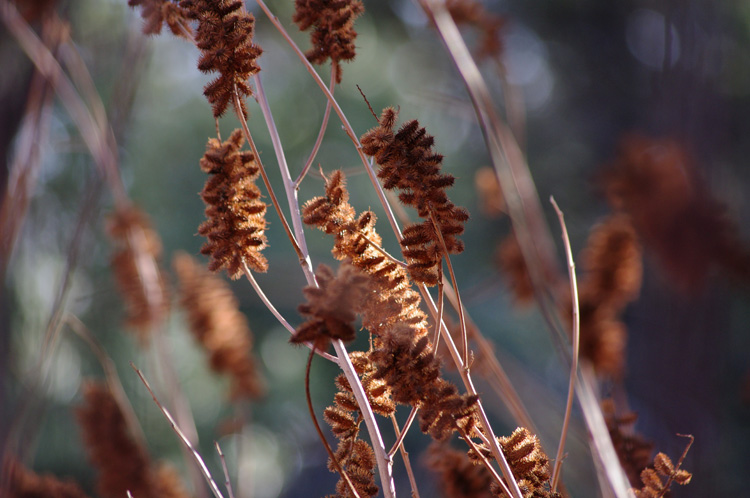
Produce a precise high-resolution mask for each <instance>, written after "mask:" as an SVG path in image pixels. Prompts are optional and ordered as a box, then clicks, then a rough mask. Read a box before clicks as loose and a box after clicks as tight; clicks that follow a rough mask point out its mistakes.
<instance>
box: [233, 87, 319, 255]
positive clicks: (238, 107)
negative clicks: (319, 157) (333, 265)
mask: <svg viewBox="0 0 750 498" xmlns="http://www.w3.org/2000/svg"><path fill="white" fill-rule="evenodd" d="M233 94H234V110H235V113H236V114H237V119H239V120H240V125H241V126H242V131H243V133H244V135H245V140H247V143H248V144H249V145H250V149H251V150H252V151H253V155H254V156H255V161H256V162H257V163H258V169H259V170H260V176H261V177H262V178H263V183H264V184H265V186H266V190H268V196H269V197H270V198H271V203H272V204H273V207H274V209H275V210H276V213H277V214H278V215H279V218H280V219H281V224H282V226H283V227H284V231H285V232H286V235H287V237H289V241H290V242H291V243H292V247H293V248H294V252H295V253H297V257H298V258H299V259H300V261H304V260H305V257H304V256H303V254H302V250H301V249H300V247H299V243H297V239H295V238H294V234H293V233H292V230H291V229H290V228H289V223H287V221H286V217H285V216H284V212H283V211H282V210H281V206H280V205H279V200H278V199H277V198H276V193H275V192H274V191H273V187H272V186H271V181H270V180H269V179H268V175H267V174H266V168H265V167H264V166H263V161H261V159H260V153H259V152H258V148H257V147H256V146H255V141H254V140H253V137H252V135H250V129H249V128H248V126H247V120H246V119H245V116H244V115H243V114H242V110H241V109H242V106H241V105H240V96H239V93H238V92H237V85H235V86H234V91H233Z"/></svg>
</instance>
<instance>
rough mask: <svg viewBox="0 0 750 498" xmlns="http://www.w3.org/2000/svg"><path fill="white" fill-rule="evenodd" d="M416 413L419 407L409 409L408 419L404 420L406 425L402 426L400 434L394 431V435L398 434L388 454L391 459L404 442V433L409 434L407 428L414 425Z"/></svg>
mask: <svg viewBox="0 0 750 498" xmlns="http://www.w3.org/2000/svg"><path fill="white" fill-rule="evenodd" d="M418 411H419V407H417V406H413V407H412V408H411V412H409V418H407V419H406V423H405V424H404V428H403V430H402V431H401V432H400V433H399V431H398V429H397V430H396V433H397V434H398V439H396V442H395V443H393V446H392V447H391V450H390V451H389V452H388V456H389V457H391V458H393V455H395V454H396V451H398V449H399V448H400V447H401V443H403V442H404V438H405V437H406V433H407V432H409V428H410V427H411V424H412V423H414V419H415V418H416V417H417V412H418Z"/></svg>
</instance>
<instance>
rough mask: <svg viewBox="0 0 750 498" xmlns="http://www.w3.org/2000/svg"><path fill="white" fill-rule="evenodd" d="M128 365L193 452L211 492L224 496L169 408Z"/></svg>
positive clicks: (218, 496)
mask: <svg viewBox="0 0 750 498" xmlns="http://www.w3.org/2000/svg"><path fill="white" fill-rule="evenodd" d="M130 367H131V368H132V369H133V370H135V373H137V374H138V377H140V379H141V382H143V385H144V386H146V389H148V392H149V394H151V397H152V398H153V400H154V403H156V406H158V407H159V409H160V410H161V412H162V413H163V414H164V417H165V418H166V419H167V420H168V421H169V424H170V425H171V426H172V429H173V430H174V431H175V433H176V434H177V437H179V438H180V440H181V441H182V442H183V444H184V445H185V446H187V447H188V449H189V450H190V452H191V453H192V454H193V458H195V461H196V462H197V463H198V466H199V467H200V469H201V472H203V477H205V478H206V482H207V483H208V485H209V487H210V488H211V491H212V492H213V494H214V496H215V497H216V498H224V496H223V495H222V494H221V491H220V490H219V487H218V486H217V485H216V482H215V481H214V478H213V477H211V472H209V470H208V467H206V463H205V462H204V461H203V458H201V456H200V454H199V453H198V451H197V450H196V449H195V448H194V447H193V445H192V443H190V440H189V439H188V438H187V437H186V436H185V433H183V432H182V430H181V429H180V427H179V426H178V425H177V422H175V420H174V418H173V417H172V415H171V414H170V413H169V410H167V409H166V408H164V405H162V404H161V403H160V402H159V400H158V399H157V397H156V395H155V394H154V391H152V390H151V386H150V385H149V383H148V381H147V380H146V377H144V376H143V372H141V371H140V370H138V368H137V367H136V366H135V364H133V362H132V361H131V362H130Z"/></svg>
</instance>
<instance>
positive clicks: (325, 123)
mask: <svg viewBox="0 0 750 498" xmlns="http://www.w3.org/2000/svg"><path fill="white" fill-rule="evenodd" d="M335 87H336V62H333V63H331V82H330V83H329V87H328V90H329V91H330V92H331V95H333V89H334V88H335ZM330 117H331V101H330V100H326V111H325V114H323V122H322V123H321V124H320V131H319V132H318V138H316V139H315V144H314V145H313V149H312V152H310V157H308V158H307V161H306V162H305V166H304V167H303V168H302V171H301V172H300V174H299V176H298V177H297V179H296V180H295V181H294V188H295V189H298V188H299V184H300V183H302V180H303V179H304V178H305V175H307V172H308V171H309V170H310V166H312V163H313V161H314V160H315V156H317V155H318V150H319V149H320V144H322V143H323V137H324V136H325V134H326V129H327V128H328V119H329V118H330Z"/></svg>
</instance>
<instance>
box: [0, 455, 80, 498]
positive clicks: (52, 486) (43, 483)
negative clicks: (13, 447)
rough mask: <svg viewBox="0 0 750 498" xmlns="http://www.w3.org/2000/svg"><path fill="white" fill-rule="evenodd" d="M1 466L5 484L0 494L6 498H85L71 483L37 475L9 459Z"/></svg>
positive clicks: (0, 486)
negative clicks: (5, 479)
mask: <svg viewBox="0 0 750 498" xmlns="http://www.w3.org/2000/svg"><path fill="white" fill-rule="evenodd" d="M3 466H4V469H3V471H2V475H3V477H4V478H7V482H3V483H2V485H0V492H2V493H3V496H7V498H87V495H86V493H84V492H83V490H82V489H81V488H80V487H79V486H78V484H76V483H74V482H72V481H62V480H60V479H58V478H57V477H55V476H52V475H48V474H37V473H35V472H33V471H32V470H29V469H27V468H24V466H23V465H21V463H19V462H17V461H15V460H13V459H10V458H6V459H5V462H4V464H3ZM5 493H7V495H5Z"/></svg>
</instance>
